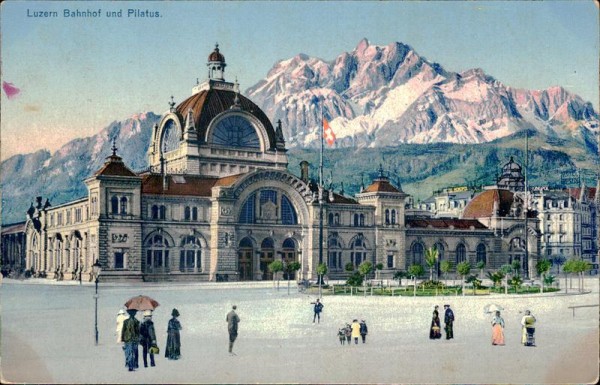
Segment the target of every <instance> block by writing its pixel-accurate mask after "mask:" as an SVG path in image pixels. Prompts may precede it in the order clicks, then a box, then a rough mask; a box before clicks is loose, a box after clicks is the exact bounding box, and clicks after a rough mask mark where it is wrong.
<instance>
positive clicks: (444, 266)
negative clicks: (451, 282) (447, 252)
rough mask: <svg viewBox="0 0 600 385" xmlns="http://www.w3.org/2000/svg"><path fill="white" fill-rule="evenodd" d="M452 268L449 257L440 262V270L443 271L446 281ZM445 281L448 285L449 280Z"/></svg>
mask: <svg viewBox="0 0 600 385" xmlns="http://www.w3.org/2000/svg"><path fill="white" fill-rule="evenodd" d="M451 268H452V264H451V263H450V261H448V260H447V259H445V260H443V261H442V262H441V263H440V270H441V271H442V274H444V281H446V276H447V274H448V272H449V271H450V269H451ZM445 283H446V285H448V282H445Z"/></svg>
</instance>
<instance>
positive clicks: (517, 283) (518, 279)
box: [510, 275, 523, 293]
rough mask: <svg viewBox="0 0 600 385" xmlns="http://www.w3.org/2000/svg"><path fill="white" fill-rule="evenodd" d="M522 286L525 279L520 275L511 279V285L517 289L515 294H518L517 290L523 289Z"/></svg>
mask: <svg viewBox="0 0 600 385" xmlns="http://www.w3.org/2000/svg"><path fill="white" fill-rule="evenodd" d="M522 284H523V278H521V276H519V275H515V276H514V277H512V278H511V279H510V285H511V286H513V287H514V288H515V293H516V292H517V289H518V288H520V287H521V285H522Z"/></svg>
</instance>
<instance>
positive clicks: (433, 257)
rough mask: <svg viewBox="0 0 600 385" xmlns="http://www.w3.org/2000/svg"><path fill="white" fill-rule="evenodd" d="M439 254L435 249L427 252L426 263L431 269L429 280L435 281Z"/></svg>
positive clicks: (431, 248)
mask: <svg viewBox="0 0 600 385" xmlns="http://www.w3.org/2000/svg"><path fill="white" fill-rule="evenodd" d="M438 256H439V253H438V251H437V249H436V248H435V247H430V248H429V249H427V250H425V263H426V264H427V267H429V280H430V281H433V268H434V267H435V265H436V264H437V259H438Z"/></svg>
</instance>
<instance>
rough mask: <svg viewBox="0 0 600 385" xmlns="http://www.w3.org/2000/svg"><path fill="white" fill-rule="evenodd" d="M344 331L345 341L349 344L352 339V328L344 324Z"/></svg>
mask: <svg viewBox="0 0 600 385" xmlns="http://www.w3.org/2000/svg"><path fill="white" fill-rule="evenodd" d="M344 331H345V332H346V341H347V342H348V346H350V340H351V339H352V328H351V327H350V324H346V327H345V328H344Z"/></svg>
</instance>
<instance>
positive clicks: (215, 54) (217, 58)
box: [208, 44, 225, 62]
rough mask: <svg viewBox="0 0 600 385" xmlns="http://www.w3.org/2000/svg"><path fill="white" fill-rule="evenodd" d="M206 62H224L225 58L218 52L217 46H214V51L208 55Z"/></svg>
mask: <svg viewBox="0 0 600 385" xmlns="http://www.w3.org/2000/svg"><path fill="white" fill-rule="evenodd" d="M208 61H209V62H210V61H222V62H224V61H225V56H223V54H222V53H221V52H220V51H219V45H218V44H217V45H216V46H215V49H214V50H213V51H212V52H211V53H210V55H208Z"/></svg>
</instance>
